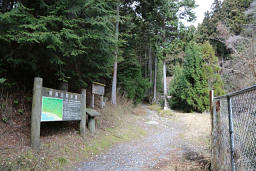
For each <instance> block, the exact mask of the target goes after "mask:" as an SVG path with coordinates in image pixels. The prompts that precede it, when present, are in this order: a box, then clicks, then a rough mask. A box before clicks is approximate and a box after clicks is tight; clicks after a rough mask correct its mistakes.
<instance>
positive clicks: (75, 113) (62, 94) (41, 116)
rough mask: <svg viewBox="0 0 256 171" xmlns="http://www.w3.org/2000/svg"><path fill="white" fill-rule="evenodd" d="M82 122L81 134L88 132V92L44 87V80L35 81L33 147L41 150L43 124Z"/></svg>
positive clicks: (36, 79)
mask: <svg viewBox="0 0 256 171" xmlns="http://www.w3.org/2000/svg"><path fill="white" fill-rule="evenodd" d="M54 121H80V134H81V136H83V137H84V136H85V130H86V90H85V89H83V90H82V92H81V94H77V93H70V92H67V91H62V90H55V89H51V88H45V87H43V79H42V78H35V79H34V90H33V102H32V116H31V146H32V148H33V149H34V150H36V151H39V149H40V124H41V122H54Z"/></svg>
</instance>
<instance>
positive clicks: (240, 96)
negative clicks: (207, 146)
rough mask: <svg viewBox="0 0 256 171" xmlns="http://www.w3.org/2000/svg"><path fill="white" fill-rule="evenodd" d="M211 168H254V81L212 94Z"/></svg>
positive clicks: (255, 127)
mask: <svg viewBox="0 0 256 171" xmlns="http://www.w3.org/2000/svg"><path fill="white" fill-rule="evenodd" d="M212 118H213V120H212V125H213V128H212V169H213V170H239V171H240V170H241V171H243V170H246V171H247V170H256V85H255V86H253V87H250V88H247V89H244V90H241V91H239V92H235V93H231V94H228V95H226V96H221V97H215V98H213V117H212Z"/></svg>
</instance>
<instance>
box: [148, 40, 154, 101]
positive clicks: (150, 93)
mask: <svg viewBox="0 0 256 171" xmlns="http://www.w3.org/2000/svg"><path fill="white" fill-rule="evenodd" d="M148 57H149V59H148V70H149V81H150V88H149V97H150V96H152V85H153V67H152V64H153V59H152V47H151V44H149V48H148Z"/></svg>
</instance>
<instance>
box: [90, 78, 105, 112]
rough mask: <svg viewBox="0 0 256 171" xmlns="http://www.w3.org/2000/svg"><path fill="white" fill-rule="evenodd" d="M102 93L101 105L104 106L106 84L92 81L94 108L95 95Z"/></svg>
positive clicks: (92, 104) (92, 103)
mask: <svg viewBox="0 0 256 171" xmlns="http://www.w3.org/2000/svg"><path fill="white" fill-rule="evenodd" d="M95 94H96V95H100V107H101V108H103V107H104V101H103V96H104V94H105V84H101V83H97V82H93V83H92V102H91V107H92V108H94V95H95Z"/></svg>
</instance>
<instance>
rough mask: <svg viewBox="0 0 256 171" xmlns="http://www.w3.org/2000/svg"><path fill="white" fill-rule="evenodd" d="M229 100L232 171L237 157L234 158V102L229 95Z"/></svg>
mask: <svg viewBox="0 0 256 171" xmlns="http://www.w3.org/2000/svg"><path fill="white" fill-rule="evenodd" d="M227 100H228V116H229V134H230V154H231V168H232V171H235V170H236V167H235V159H234V153H235V152H234V147H235V144H234V131H233V118H232V102H231V97H230V96H229V95H228V96H227Z"/></svg>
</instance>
